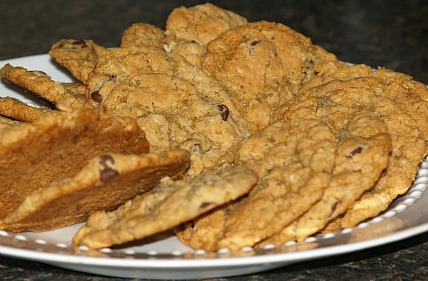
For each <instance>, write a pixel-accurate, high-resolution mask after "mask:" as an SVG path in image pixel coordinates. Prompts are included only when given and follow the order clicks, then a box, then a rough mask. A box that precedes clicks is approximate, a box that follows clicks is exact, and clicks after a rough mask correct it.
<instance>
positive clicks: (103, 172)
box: [100, 155, 119, 181]
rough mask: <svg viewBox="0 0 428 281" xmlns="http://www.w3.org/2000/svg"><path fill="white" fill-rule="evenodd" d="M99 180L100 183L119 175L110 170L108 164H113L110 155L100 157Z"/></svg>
mask: <svg viewBox="0 0 428 281" xmlns="http://www.w3.org/2000/svg"><path fill="white" fill-rule="evenodd" d="M100 158H101V159H100V165H101V169H100V179H101V181H108V180H110V179H112V178H114V177H116V176H118V175H119V172H118V171H116V170H114V169H112V168H111V167H110V166H109V165H108V163H110V164H114V158H113V157H112V156H110V155H102V156H101V157H100Z"/></svg>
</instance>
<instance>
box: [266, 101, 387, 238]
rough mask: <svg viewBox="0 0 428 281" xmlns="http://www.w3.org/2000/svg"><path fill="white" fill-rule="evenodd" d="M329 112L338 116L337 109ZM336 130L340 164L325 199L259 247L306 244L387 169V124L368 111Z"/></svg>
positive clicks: (352, 117)
mask: <svg viewBox="0 0 428 281" xmlns="http://www.w3.org/2000/svg"><path fill="white" fill-rule="evenodd" d="M336 110H337V111H339V110H341V111H343V108H342V107H341V106H340V105H338V106H337V107H336ZM345 110H346V109H345ZM329 111H330V112H332V115H334V111H335V110H329ZM305 116H310V115H305ZM331 118H337V116H332V117H331ZM330 123H331V122H330ZM336 130H337V131H336V134H337V135H340V140H339V142H338V145H337V150H336V161H335V164H334V169H333V171H332V177H331V180H330V182H329V184H328V186H327V188H326V189H325V191H324V193H323V195H322V197H321V199H320V200H319V201H318V202H316V203H315V204H314V205H313V206H311V208H310V209H309V210H308V211H306V212H305V213H304V214H303V215H302V216H301V217H299V218H298V219H297V220H296V221H294V222H293V223H292V224H290V225H288V226H287V227H285V228H284V229H283V230H282V231H281V232H279V233H277V234H275V235H273V236H272V237H269V238H268V239H266V240H265V241H263V242H262V243H260V244H259V245H258V246H263V245H266V244H274V245H281V244H283V243H285V242H286V241H289V240H295V241H296V240H297V241H303V240H304V239H306V238H307V237H309V236H310V235H313V234H315V233H317V232H319V231H320V230H321V229H323V228H324V227H325V226H326V225H327V223H328V222H330V221H331V220H333V219H335V218H337V217H338V216H340V215H341V214H343V213H344V212H345V211H346V210H347V209H348V208H349V207H350V206H351V205H353V204H354V203H355V201H356V200H358V199H359V198H360V197H361V195H362V194H363V192H365V191H366V190H368V189H370V188H372V186H373V185H374V184H375V183H376V181H377V180H378V179H379V177H380V176H381V174H382V172H383V171H384V170H385V169H386V168H387V165H388V158H389V155H390V153H391V150H392V147H391V137H390V135H389V133H388V129H387V127H386V124H385V123H384V122H383V121H382V120H380V119H379V118H378V117H377V116H375V115H374V114H372V113H370V112H365V111H363V112H358V111H357V112H356V113H355V114H348V121H347V122H344V124H343V128H338V127H336Z"/></svg>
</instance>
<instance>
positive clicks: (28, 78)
mask: <svg viewBox="0 0 428 281" xmlns="http://www.w3.org/2000/svg"><path fill="white" fill-rule="evenodd" d="M0 76H1V77H2V78H3V79H4V80H6V81H7V82H9V83H13V84H15V85H18V86H19V87H21V88H23V89H24V90H26V91H28V92H30V93H32V94H34V95H36V96H38V97H39V98H41V99H43V100H45V101H47V102H50V103H52V104H57V103H59V102H61V101H68V103H70V104H73V105H74V106H75V107H82V106H83V104H84V103H85V100H84V99H85V95H83V91H84V87H83V86H81V84H76V83H59V82H56V81H53V80H52V79H51V78H50V77H49V76H48V75H47V74H46V73H44V72H41V71H29V70H27V69H25V68H23V67H19V66H12V65H10V64H6V65H4V66H3V67H2V68H1V69H0Z"/></svg>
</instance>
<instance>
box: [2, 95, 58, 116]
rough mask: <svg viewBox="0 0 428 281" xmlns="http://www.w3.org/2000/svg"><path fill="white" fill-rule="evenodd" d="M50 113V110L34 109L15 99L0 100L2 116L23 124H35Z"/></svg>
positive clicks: (5, 98)
mask: <svg viewBox="0 0 428 281" xmlns="http://www.w3.org/2000/svg"><path fill="white" fill-rule="evenodd" d="M50 111H51V109H50V108H47V107H46V108H44V107H41V108H36V107H32V106H29V105H27V104H26V103H24V102H22V101H20V100H18V99H15V98H11V97H4V98H0V115H2V116H5V117H8V118H11V119H14V120H18V121H22V122H34V121H36V120H37V119H39V118H40V117H41V116H42V115H43V114H45V113H46V112H50Z"/></svg>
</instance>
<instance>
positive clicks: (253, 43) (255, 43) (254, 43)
mask: <svg viewBox="0 0 428 281" xmlns="http://www.w3.org/2000/svg"><path fill="white" fill-rule="evenodd" d="M260 42H261V41H260V40H256V41H253V42H251V44H250V45H251V47H254V46H256V45H257V44H259V43H260Z"/></svg>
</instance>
